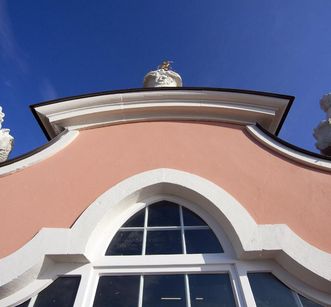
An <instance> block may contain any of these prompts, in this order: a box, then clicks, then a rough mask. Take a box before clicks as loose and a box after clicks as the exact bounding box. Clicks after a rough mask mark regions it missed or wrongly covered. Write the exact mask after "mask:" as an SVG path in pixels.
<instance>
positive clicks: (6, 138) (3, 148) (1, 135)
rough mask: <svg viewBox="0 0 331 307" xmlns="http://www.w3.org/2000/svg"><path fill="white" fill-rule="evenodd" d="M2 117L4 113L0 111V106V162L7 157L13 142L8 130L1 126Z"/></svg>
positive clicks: (0, 108)
mask: <svg viewBox="0 0 331 307" xmlns="http://www.w3.org/2000/svg"><path fill="white" fill-rule="evenodd" d="M4 117H5V114H4V113H3V112H2V107H0V162H4V161H6V160H7V159H8V156H9V153H10V152H11V150H12V149H13V144H14V138H13V137H12V136H11V135H10V134H9V132H10V130H9V129H5V128H2V123H3V118H4Z"/></svg>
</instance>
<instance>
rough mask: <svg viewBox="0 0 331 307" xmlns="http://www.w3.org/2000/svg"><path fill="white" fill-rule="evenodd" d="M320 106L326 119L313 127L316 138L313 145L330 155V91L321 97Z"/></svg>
mask: <svg viewBox="0 0 331 307" xmlns="http://www.w3.org/2000/svg"><path fill="white" fill-rule="evenodd" d="M320 106H321V108H322V110H323V111H324V112H325V113H326V119H325V120H322V121H321V122H320V123H319V125H318V126H317V127H316V128H315V129H314V137H315V139H316V140H317V142H316V143H315V146H316V148H317V149H319V150H320V152H321V153H322V154H324V155H327V156H331V93H329V94H326V95H324V96H323V97H322V98H321V100H320Z"/></svg>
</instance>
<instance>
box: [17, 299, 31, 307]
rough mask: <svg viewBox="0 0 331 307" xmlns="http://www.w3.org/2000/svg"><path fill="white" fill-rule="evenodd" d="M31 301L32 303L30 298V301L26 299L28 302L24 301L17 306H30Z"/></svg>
mask: <svg viewBox="0 0 331 307" xmlns="http://www.w3.org/2000/svg"><path fill="white" fill-rule="evenodd" d="M29 303H30V300H28V301H26V302H24V303H22V304H19V305H17V306H16V307H28V306H29Z"/></svg>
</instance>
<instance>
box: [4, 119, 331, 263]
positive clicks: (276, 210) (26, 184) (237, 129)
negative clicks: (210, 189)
mask: <svg viewBox="0 0 331 307" xmlns="http://www.w3.org/2000/svg"><path fill="white" fill-rule="evenodd" d="M158 168H171V169H177V170H182V171H186V172H189V173H192V174H195V175H198V176H201V177H203V178H205V179H208V180H210V181H212V182H214V183H215V184H217V185H218V186H220V187H222V188H223V189H224V190H225V191H227V192H228V193H230V194H231V195H232V196H233V197H235V198H236V199H237V200H238V201H239V202H240V203H241V204H242V205H243V206H244V207H245V208H246V210H247V211H248V212H249V213H250V215H251V216H252V217H253V218H254V219H255V221H256V222H257V223H258V224H287V225H288V226H289V227H290V228H291V229H292V230H293V231H294V232H295V233H296V234H297V235H299V236H300V237H301V238H302V239H304V240H305V241H307V242H308V243H310V244H312V245H314V246H315V247H317V248H319V249H321V250H323V251H326V252H329V253H331V228H330V225H329V219H330V216H331V206H330V191H331V185H330V179H331V176H330V173H329V172H326V171H321V170H318V169H313V168H310V167H307V166H304V165H301V164H299V163H296V162H293V161H290V160H288V159H286V158H284V157H282V156H279V155H278V154H277V153H275V152H273V151H271V150H269V149H266V148H265V147H264V146H263V145H260V144H259V143H257V142H256V141H255V140H253V139H252V138H251V137H250V136H249V135H248V134H247V133H246V132H245V128H244V127H243V126H240V125H230V124H213V123H210V124H208V123H198V122H196V123H194V122H191V123H189V122H141V123H131V124H123V125H114V126H108V127H103V128H94V129H89V130H82V131H81V132H80V134H79V136H78V138H77V139H76V140H75V141H74V142H73V143H71V144H70V145H69V146H67V147H66V148H64V149H63V150H61V151H60V152H59V153H57V154H56V155H54V156H52V157H51V158H48V159H46V160H44V161H42V162H40V163H38V164H35V165H33V166H30V167H27V168H25V169H23V170H21V171H17V172H15V173H13V174H10V175H6V176H4V177H2V178H0V191H2V196H1V203H0V210H1V223H0V242H1V244H0V257H4V256H7V255H9V254H11V253H13V252H14V251H15V250H17V249H18V248H20V247H21V246H23V245H24V244H25V243H27V242H28V241H29V240H30V239H31V238H32V237H33V236H34V235H35V234H36V233H37V232H38V231H39V230H40V229H41V228H43V227H65V228H68V227H70V226H71V225H72V224H73V223H74V222H75V220H76V219H77V218H78V217H79V216H80V214H81V213H82V212H83V211H84V210H85V209H86V208H87V207H88V206H89V205H90V204H91V203H92V202H93V201H94V200H95V199H96V198H97V197H98V196H100V195H101V194H102V193H104V192H105V191H106V190H108V189H109V188H111V187H112V186H114V185H115V184H117V183H119V182H120V181H122V180H124V179H126V178H128V177H130V176H132V175H135V174H138V173H141V172H144V171H147V170H152V169H158Z"/></svg>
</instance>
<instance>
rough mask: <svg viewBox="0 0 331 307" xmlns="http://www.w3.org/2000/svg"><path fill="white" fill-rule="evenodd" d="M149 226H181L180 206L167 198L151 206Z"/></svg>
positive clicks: (149, 209) (149, 208)
mask: <svg viewBox="0 0 331 307" xmlns="http://www.w3.org/2000/svg"><path fill="white" fill-rule="evenodd" d="M148 226H180V218H179V206H178V205H176V204H173V203H171V202H169V201H165V200H164V201H160V202H158V203H156V204H154V205H151V206H149V207H148Z"/></svg>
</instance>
